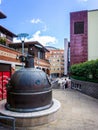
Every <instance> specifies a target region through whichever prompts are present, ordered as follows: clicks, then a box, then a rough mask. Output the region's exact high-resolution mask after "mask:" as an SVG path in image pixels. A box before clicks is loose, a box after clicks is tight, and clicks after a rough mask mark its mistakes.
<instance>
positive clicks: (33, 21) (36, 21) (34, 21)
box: [30, 19, 42, 24]
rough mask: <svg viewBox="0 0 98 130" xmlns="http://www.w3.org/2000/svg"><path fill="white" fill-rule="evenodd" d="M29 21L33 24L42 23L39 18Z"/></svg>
mask: <svg viewBox="0 0 98 130" xmlns="http://www.w3.org/2000/svg"><path fill="white" fill-rule="evenodd" d="M30 22H31V23H33V24H37V23H42V21H41V20H40V19H32V20H31V21H30Z"/></svg>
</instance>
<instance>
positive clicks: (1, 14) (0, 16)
mask: <svg viewBox="0 0 98 130" xmlns="http://www.w3.org/2000/svg"><path fill="white" fill-rule="evenodd" d="M3 18H6V15H5V14H3V13H2V12H1V11H0V19H3Z"/></svg>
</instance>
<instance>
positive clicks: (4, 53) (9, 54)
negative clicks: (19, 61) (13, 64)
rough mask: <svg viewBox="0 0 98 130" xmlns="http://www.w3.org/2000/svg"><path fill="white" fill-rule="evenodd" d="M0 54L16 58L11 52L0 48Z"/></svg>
mask: <svg viewBox="0 0 98 130" xmlns="http://www.w3.org/2000/svg"><path fill="white" fill-rule="evenodd" d="M0 56H6V57H10V58H14V59H15V58H16V55H15V54H13V53H9V52H5V51H2V50H0Z"/></svg>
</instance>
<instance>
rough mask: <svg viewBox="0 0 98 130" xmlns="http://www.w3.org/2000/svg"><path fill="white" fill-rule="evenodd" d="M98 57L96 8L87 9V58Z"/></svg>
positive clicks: (97, 16)
mask: <svg viewBox="0 0 98 130" xmlns="http://www.w3.org/2000/svg"><path fill="white" fill-rule="evenodd" d="M92 59H93V60H95V59H98V10H93V11H88V60H92Z"/></svg>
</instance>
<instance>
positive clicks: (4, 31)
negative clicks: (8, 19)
mask: <svg viewBox="0 0 98 130" xmlns="http://www.w3.org/2000/svg"><path fill="white" fill-rule="evenodd" d="M0 32H2V33H4V34H5V35H8V36H11V37H17V35H16V34H14V33H12V32H11V31H9V30H8V29H6V28H4V27H3V26H1V25H0Z"/></svg>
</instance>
